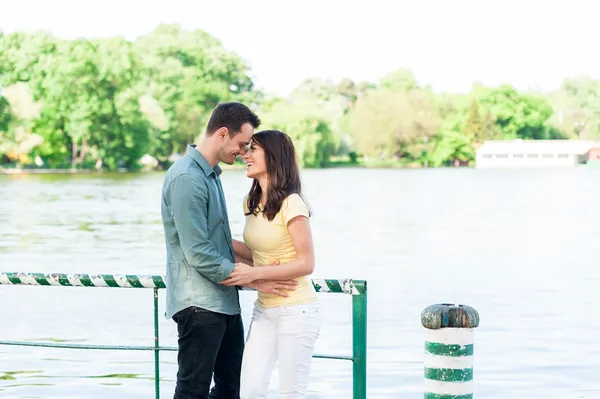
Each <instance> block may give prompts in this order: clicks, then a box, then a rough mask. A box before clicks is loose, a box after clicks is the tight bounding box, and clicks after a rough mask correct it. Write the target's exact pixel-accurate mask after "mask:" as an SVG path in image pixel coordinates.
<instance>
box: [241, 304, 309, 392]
mask: <svg viewBox="0 0 600 399" xmlns="http://www.w3.org/2000/svg"><path fill="white" fill-rule="evenodd" d="M320 329H321V315H320V307H319V304H318V302H317V303H311V304H300V305H290V306H279V307H276V308H263V307H262V306H260V305H259V304H254V312H253V313H252V321H251V323H250V328H249V331H248V338H247V340H246V348H245V349H244V358H243V361H242V375H241V387H240V399H259V398H266V397H267V388H268V386H269V380H270V378H271V373H272V372H273V369H274V367H275V363H278V366H279V398H280V399H303V398H306V397H307V391H308V378H309V374H310V365H311V361H312V355H313V349H314V346H315V341H316V340H317V337H318V336H319V332H320Z"/></svg>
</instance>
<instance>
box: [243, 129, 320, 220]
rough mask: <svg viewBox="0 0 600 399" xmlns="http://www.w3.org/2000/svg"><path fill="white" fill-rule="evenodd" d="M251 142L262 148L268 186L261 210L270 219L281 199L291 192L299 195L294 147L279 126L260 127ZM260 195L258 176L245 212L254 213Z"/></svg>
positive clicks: (298, 173) (279, 207) (300, 187)
mask: <svg viewBox="0 0 600 399" xmlns="http://www.w3.org/2000/svg"><path fill="white" fill-rule="evenodd" d="M252 144H256V145H258V146H260V147H261V148H262V149H263V151H264V152H265V163H266V167H267V175H268V176H269V188H268V192H267V202H266V204H265V207H264V208H263V210H262V212H263V215H264V216H265V217H266V218H267V220H269V221H272V220H273V218H275V215H277V213H278V212H279V210H280V209H281V204H282V203H283V200H285V199H286V198H287V197H288V196H290V195H291V194H299V195H300V196H301V197H302V183H301V182H300V170H299V168H298V163H297V161H296V150H295V149H294V143H292V139H290V137H289V136H288V135H287V134H285V133H283V132H281V131H279V130H263V131H261V132H258V133H255V134H254V135H253V136H252V141H251V145H252ZM261 198H262V189H261V188H260V185H259V184H258V180H256V179H254V181H253V182H252V186H251V187H250V192H249V193H248V204H247V205H248V210H249V213H247V215H250V214H252V215H257V214H258V208H259V205H260V200H261ZM303 199H304V198H303ZM309 212H310V211H309Z"/></svg>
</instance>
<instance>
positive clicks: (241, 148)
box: [219, 123, 254, 165]
mask: <svg viewBox="0 0 600 399" xmlns="http://www.w3.org/2000/svg"><path fill="white" fill-rule="evenodd" d="M253 134H254V128H253V127H252V125H251V124H249V123H244V124H243V125H242V128H241V129H240V132H239V133H237V134H236V135H235V136H233V138H231V137H230V136H229V133H227V134H225V135H223V137H222V142H221V149H220V151H219V160H220V161H221V162H224V163H226V164H227V165H233V163H234V162H235V158H236V157H237V156H238V155H244V154H245V152H246V147H247V146H248V144H249V143H250V140H251V139H252V135H253Z"/></svg>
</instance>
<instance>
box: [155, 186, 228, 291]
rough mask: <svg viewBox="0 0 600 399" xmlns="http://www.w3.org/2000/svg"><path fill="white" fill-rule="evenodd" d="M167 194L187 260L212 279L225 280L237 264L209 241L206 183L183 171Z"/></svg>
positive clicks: (199, 271) (216, 280)
mask: <svg viewBox="0 0 600 399" xmlns="http://www.w3.org/2000/svg"><path fill="white" fill-rule="evenodd" d="M167 197H168V198H169V200H170V203H171V204H170V205H171V212H172V214H173V219H174V221H175V226H176V228H177V232H178V234H179V242H180V243H181V248H182V249H183V252H184V254H185V258H186V260H187V262H188V263H189V264H190V266H192V267H193V268H194V269H196V270H197V271H198V273H201V274H202V275H204V276H206V277H208V278H209V279H211V280H212V281H215V282H220V281H223V280H225V279H226V278H227V277H228V276H229V275H230V274H231V272H232V271H233V269H234V267H235V265H234V264H233V263H232V262H231V261H230V260H229V259H227V258H225V257H223V256H222V255H221V254H220V253H219V251H218V250H217V248H216V247H215V245H214V244H213V243H212V242H211V241H210V238H209V235H208V206H207V201H208V191H207V187H206V186H205V185H204V184H203V183H202V182H199V181H197V180H196V179H194V178H193V177H192V176H190V175H189V174H182V175H180V176H177V177H176V178H175V179H173V181H172V182H171V184H170V185H169V187H168V192H167Z"/></svg>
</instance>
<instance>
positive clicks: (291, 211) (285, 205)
mask: <svg viewBox="0 0 600 399" xmlns="http://www.w3.org/2000/svg"><path fill="white" fill-rule="evenodd" d="M281 213H282V214H283V218H284V221H285V222H286V224H287V222H288V221H289V220H291V219H292V218H294V217H295V216H299V215H302V216H306V217H310V211H309V209H308V204H307V203H306V201H305V200H304V198H302V196H301V195H300V194H298V193H293V194H290V195H288V196H287V197H286V198H285V199H284V200H283V202H282V203H281Z"/></svg>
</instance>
